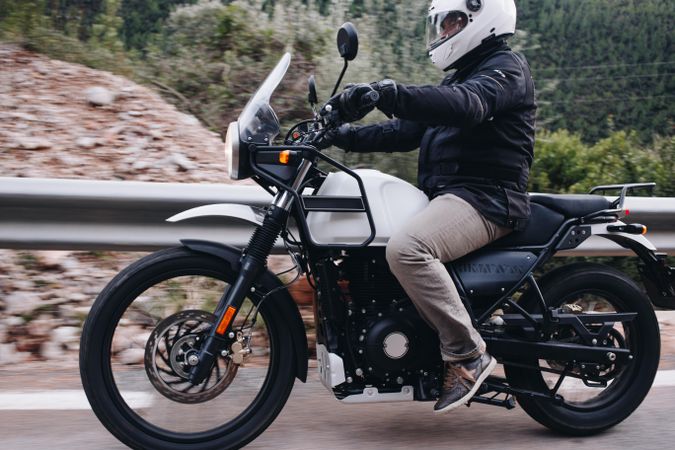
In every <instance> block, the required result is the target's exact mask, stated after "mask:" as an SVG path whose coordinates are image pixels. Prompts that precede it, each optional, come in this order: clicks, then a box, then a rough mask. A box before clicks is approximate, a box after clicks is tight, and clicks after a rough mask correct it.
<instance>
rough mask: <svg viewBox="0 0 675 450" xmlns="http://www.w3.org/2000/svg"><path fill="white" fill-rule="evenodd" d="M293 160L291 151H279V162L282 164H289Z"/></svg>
mask: <svg viewBox="0 0 675 450" xmlns="http://www.w3.org/2000/svg"><path fill="white" fill-rule="evenodd" d="M290 161H291V151H290V150H284V151H282V152H280V153H279V162H280V163H281V164H288V163H289V162H290Z"/></svg>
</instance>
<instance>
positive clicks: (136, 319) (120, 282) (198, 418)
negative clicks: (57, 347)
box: [80, 248, 295, 449]
mask: <svg viewBox="0 0 675 450" xmlns="http://www.w3.org/2000/svg"><path fill="white" fill-rule="evenodd" d="M236 277H237V273H235V272H233V271H232V270H231V269H230V267H229V266H228V265H227V264H225V263H224V262H223V261H221V260H220V259H218V258H215V257H212V256H209V255H204V254H200V253H195V252H193V251H191V250H188V249H186V248H178V249H171V250H166V251H161V252H158V253H155V254H153V255H150V256H148V257H146V258H143V259H142V260H140V261H138V262H137V263H135V264H133V265H131V266H130V267H128V268H126V269H125V270H123V271H122V272H121V273H120V274H119V275H118V276H117V277H115V279H113V280H112V281H111V282H110V284H109V285H108V286H107V287H106V288H105V290H104V291H103V292H102V293H101V294H100V295H99V297H98V299H97V300H96V302H95V303H94V306H93V307H92V310H91V312H90V314H89V317H88V318H87V321H86V323H85V326H84V329H83V333H82V341H81V350H80V372H81V376H82V382H83V386H84V389H85V392H86V394H87V397H88V399H89V402H90V403H91V405H92V408H93V410H94V412H95V413H96V415H97V416H98V418H99V420H101V422H102V423H103V424H104V425H105V426H106V427H107V428H108V430H109V431H110V432H111V433H113V434H114V435H115V436H116V437H117V438H118V439H120V440H121V441H122V442H124V443H125V444H127V445H129V446H130V447H133V448H153V449H156V448H162V449H216V448H217V449H224V448H239V447H241V446H243V445H245V444H246V443H248V442H250V441H251V440H252V439H254V438H255V437H256V436H257V435H258V434H260V433H261V432H262V431H263V430H264V429H265V428H267V426H269V424H270V423H271V422H272V420H274V418H275V417H276V416H277V414H278V413H279V412H280V411H281V408H282V407H283V405H284V404H285V402H286V400H287V398H288V396H289V394H290V392H291V389H292V386H293V381H294V377H295V367H294V364H293V362H294V361H295V357H294V353H293V347H292V342H291V339H290V334H289V333H287V332H285V327H284V325H285V324H284V323H282V320H281V319H280V315H278V314H275V310H274V308H275V305H274V303H273V302H263V303H262V304H261V305H260V308H259V310H257V309H256V305H258V304H259V302H260V299H261V293H259V292H254V293H252V294H251V296H249V298H247V299H246V300H245V302H244V304H243V305H242V307H241V308H240V309H239V313H238V315H237V317H236V319H235V324H234V326H233V329H234V330H235V331H237V339H236V342H234V343H233V344H232V345H231V346H230V347H229V348H228V349H227V352H226V353H225V354H223V355H219V356H218V358H217V360H216V363H215V365H214V367H213V369H212V371H211V373H210V374H209V375H208V376H207V378H206V380H205V381H204V382H202V383H201V384H199V385H197V386H193V385H191V384H190V383H189V382H188V381H187V377H188V375H189V371H190V368H191V365H192V364H194V362H195V359H194V358H195V357H196V355H197V354H198V351H199V348H200V346H201V343H202V342H203V341H204V338H205V337H206V335H207V334H208V331H209V329H210V328H211V327H212V325H213V323H214V321H215V317H214V316H213V315H212V314H211V312H210V311H213V310H214V309H215V306H216V304H217V302H218V301H219V299H220V298H221V296H222V295H223V294H224V293H225V292H226V291H227V289H228V288H229V286H230V284H231V283H233V282H234V280H235V279H236ZM248 312H250V314H248V319H247V318H246V317H247V313H248ZM253 319H255V320H253Z"/></svg>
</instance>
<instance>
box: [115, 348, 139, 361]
mask: <svg viewBox="0 0 675 450" xmlns="http://www.w3.org/2000/svg"><path fill="white" fill-rule="evenodd" d="M144 358H145V349H142V348H128V349H126V350H124V351H123V352H121V353H120V354H119V355H117V360H118V361H119V362H121V363H122V364H127V365H132V364H142V363H143V359H144Z"/></svg>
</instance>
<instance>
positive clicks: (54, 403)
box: [0, 390, 153, 411]
mask: <svg viewBox="0 0 675 450" xmlns="http://www.w3.org/2000/svg"><path fill="white" fill-rule="evenodd" d="M124 398H125V399H126V400H127V402H128V403H129V406H131V408H133V409H139V408H149V407H150V406H152V402H153V400H152V399H153V396H152V394H149V393H146V392H125V393H124ZM87 409H91V406H89V402H88V401H87V396H86V395H85V394H84V391H82V390H52V391H4V392H0V411H3V410H4V411H29V410H87Z"/></svg>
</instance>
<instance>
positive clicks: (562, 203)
mask: <svg viewBox="0 0 675 450" xmlns="http://www.w3.org/2000/svg"><path fill="white" fill-rule="evenodd" d="M530 202H531V203H533V204H539V205H544V206H546V207H547V208H550V209H552V210H554V211H557V212H559V213H560V214H562V215H563V216H565V217H566V218H571V217H584V216H586V215H588V214H591V213H594V212H596V211H601V210H603V209H609V208H611V202H610V201H609V200H607V199H606V198H605V197H603V196H602V195H579V194H566V195H555V194H532V195H530Z"/></svg>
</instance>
